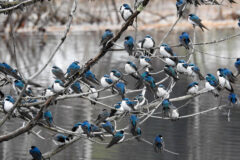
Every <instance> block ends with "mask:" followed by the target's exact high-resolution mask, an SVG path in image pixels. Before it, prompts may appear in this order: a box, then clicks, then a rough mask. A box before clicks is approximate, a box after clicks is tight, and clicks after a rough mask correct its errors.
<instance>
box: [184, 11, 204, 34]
mask: <svg viewBox="0 0 240 160" xmlns="http://www.w3.org/2000/svg"><path fill="white" fill-rule="evenodd" d="M188 21H189V22H190V23H191V24H192V25H193V27H194V28H195V26H198V27H200V28H201V30H202V31H203V32H204V30H203V28H205V29H206V30H208V28H207V27H206V26H204V25H203V24H202V20H201V19H200V18H199V17H198V16H196V15H195V14H189V15H188Z"/></svg>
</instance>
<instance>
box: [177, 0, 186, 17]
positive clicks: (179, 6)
mask: <svg viewBox="0 0 240 160" xmlns="http://www.w3.org/2000/svg"><path fill="white" fill-rule="evenodd" d="M176 7H177V16H178V17H181V16H182V14H183V11H184V9H185V7H186V1H185V0H177V1H176Z"/></svg>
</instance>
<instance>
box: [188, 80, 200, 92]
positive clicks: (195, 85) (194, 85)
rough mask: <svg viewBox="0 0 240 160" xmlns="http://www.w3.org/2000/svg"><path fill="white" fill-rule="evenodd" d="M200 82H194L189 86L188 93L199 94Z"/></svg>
mask: <svg viewBox="0 0 240 160" xmlns="http://www.w3.org/2000/svg"><path fill="white" fill-rule="evenodd" d="M197 92H198V82H192V83H190V84H189V85H188V87H187V94H197Z"/></svg>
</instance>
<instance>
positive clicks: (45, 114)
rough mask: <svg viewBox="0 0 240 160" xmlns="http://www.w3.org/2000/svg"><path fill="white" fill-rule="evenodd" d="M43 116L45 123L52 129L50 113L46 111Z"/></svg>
mask: <svg viewBox="0 0 240 160" xmlns="http://www.w3.org/2000/svg"><path fill="white" fill-rule="evenodd" d="M43 116H44V119H45V121H46V122H47V125H48V126H49V127H53V126H54V125H53V116H52V112H51V111H49V110H47V111H45V112H44V114H43Z"/></svg>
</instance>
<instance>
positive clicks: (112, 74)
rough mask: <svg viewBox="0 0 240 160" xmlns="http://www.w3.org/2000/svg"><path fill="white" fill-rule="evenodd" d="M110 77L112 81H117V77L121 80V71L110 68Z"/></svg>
mask: <svg viewBox="0 0 240 160" xmlns="http://www.w3.org/2000/svg"><path fill="white" fill-rule="evenodd" d="M110 78H111V79H112V80H113V81H114V82H116V81H118V80H119V79H122V80H123V78H122V73H121V72H119V71H118V70H116V69H112V70H111V72H110Z"/></svg>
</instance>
